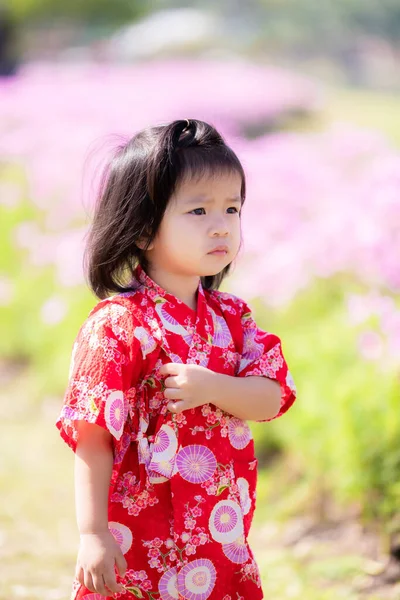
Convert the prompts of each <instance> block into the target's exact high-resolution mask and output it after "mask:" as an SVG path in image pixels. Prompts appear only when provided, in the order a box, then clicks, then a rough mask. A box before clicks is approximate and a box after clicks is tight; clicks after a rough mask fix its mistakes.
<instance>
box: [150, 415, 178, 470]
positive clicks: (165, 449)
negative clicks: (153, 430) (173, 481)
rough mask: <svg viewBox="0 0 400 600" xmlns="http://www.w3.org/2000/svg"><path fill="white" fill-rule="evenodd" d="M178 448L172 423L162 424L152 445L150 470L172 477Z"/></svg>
mask: <svg viewBox="0 0 400 600" xmlns="http://www.w3.org/2000/svg"><path fill="white" fill-rule="evenodd" d="M177 449H178V439H177V437H176V434H175V431H174V430H173V429H172V427H171V426H170V425H165V424H164V425H162V426H161V427H160V429H159V430H158V432H157V434H156V437H155V439H154V442H153V443H152V444H151V445H150V452H151V453H152V458H151V461H150V464H149V470H151V471H156V473H159V474H160V475H163V476H164V477H168V478H170V477H171V475H172V471H173V468H174V460H173V459H174V457H175V455H176V451H177Z"/></svg>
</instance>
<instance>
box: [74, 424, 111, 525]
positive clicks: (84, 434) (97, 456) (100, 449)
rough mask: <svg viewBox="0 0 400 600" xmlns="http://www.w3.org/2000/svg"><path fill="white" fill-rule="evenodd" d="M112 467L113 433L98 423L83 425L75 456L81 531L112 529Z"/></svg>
mask: <svg viewBox="0 0 400 600" xmlns="http://www.w3.org/2000/svg"><path fill="white" fill-rule="evenodd" d="M112 466H113V451H112V446H111V436H110V434H108V433H107V432H105V431H102V430H101V429H100V428H99V427H98V426H96V425H89V424H86V423H85V424H84V423H82V424H80V430H79V438H78V444H77V449H76V455H75V504H76V519H77V524H78V529H79V532H80V533H81V534H83V533H99V532H105V531H108V493H109V486H110V479H111V473H112Z"/></svg>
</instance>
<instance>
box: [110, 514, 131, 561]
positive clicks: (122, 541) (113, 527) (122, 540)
mask: <svg viewBox="0 0 400 600" xmlns="http://www.w3.org/2000/svg"><path fill="white" fill-rule="evenodd" d="M108 529H109V530H110V531H111V533H112V534H113V536H114V538H115V541H116V542H117V544H118V545H119V547H120V548H121V552H122V554H126V553H127V552H128V550H129V549H130V547H131V546H132V539H133V537H132V532H131V530H130V529H129V527H127V526H126V525H123V524H122V523H117V522H115V521H110V522H109V523H108Z"/></svg>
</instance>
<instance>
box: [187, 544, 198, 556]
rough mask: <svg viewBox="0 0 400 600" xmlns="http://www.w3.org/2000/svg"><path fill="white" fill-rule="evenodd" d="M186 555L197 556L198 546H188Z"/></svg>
mask: <svg viewBox="0 0 400 600" xmlns="http://www.w3.org/2000/svg"><path fill="white" fill-rule="evenodd" d="M185 554H187V556H190V555H191V554H196V546H194V545H193V544H187V546H186V548H185Z"/></svg>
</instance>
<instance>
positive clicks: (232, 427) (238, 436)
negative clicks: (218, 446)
mask: <svg viewBox="0 0 400 600" xmlns="http://www.w3.org/2000/svg"><path fill="white" fill-rule="evenodd" d="M228 438H229V441H230V443H231V444H232V446H233V447H234V448H236V450H243V448H246V446H247V444H248V443H249V442H250V440H251V439H252V438H253V436H252V433H251V430H250V427H249V426H248V425H247V423H246V422H245V421H242V420H241V419H237V418H236V417H233V418H232V419H230V420H229V423H228Z"/></svg>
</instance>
